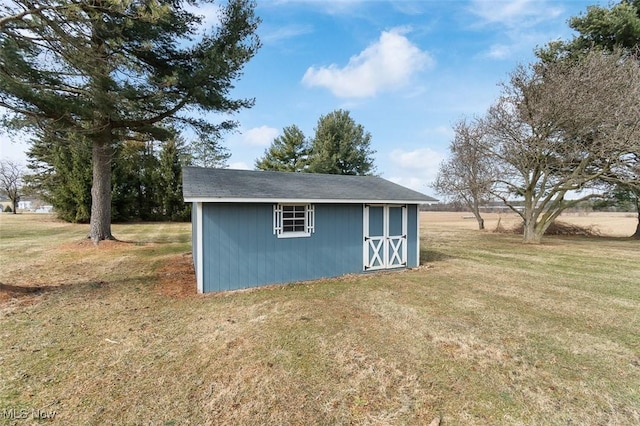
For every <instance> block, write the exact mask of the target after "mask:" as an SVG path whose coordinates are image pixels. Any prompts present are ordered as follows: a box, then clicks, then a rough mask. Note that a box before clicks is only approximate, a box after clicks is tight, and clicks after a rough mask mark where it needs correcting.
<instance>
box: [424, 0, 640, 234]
mask: <svg viewBox="0 0 640 426" xmlns="http://www.w3.org/2000/svg"><path fill="white" fill-rule="evenodd" d="M569 24H570V26H571V28H573V29H574V30H575V31H577V33H578V35H577V36H576V37H574V38H573V39H572V40H570V41H554V42H552V43H549V44H548V45H547V46H546V47H544V48H541V49H539V50H538V51H537V52H536V54H537V57H538V61H537V62H535V63H533V64H531V65H530V66H528V67H525V66H519V67H518V68H517V69H516V70H514V71H513V72H512V73H511V75H510V79H509V81H508V82H506V83H504V84H503V85H502V93H501V95H500V97H499V98H498V99H497V100H496V102H495V103H494V104H493V105H492V106H491V107H490V108H489V109H488V111H487V112H486V113H485V114H484V115H483V116H480V117H473V118H465V119H462V120H460V121H459V122H458V123H456V125H455V126H454V133H455V137H454V139H453V141H452V143H451V146H450V151H451V156H450V158H449V159H448V160H446V161H445V162H443V163H442V164H441V166H440V169H439V173H438V176H437V179H436V181H435V183H434V188H435V189H436V190H437V191H438V192H439V193H441V194H443V195H446V196H448V197H449V199H450V200H452V201H458V202H461V203H463V204H464V205H466V206H467V208H468V209H470V210H471V211H472V212H473V214H474V215H475V216H476V218H477V219H478V224H479V227H480V228H481V229H482V228H483V220H482V215H481V211H480V206H481V205H483V204H485V203H486V202H487V201H488V200H501V201H502V202H503V203H504V204H505V205H506V206H507V207H509V208H510V209H511V210H512V211H513V212H514V213H516V214H518V215H520V216H521V218H522V221H523V224H524V226H523V233H524V241H525V242H533V243H537V242H540V240H541V239H542V236H543V235H544V233H545V231H546V230H547V229H548V227H549V226H550V225H551V224H552V223H553V221H554V220H555V219H556V218H557V217H558V216H559V215H560V214H561V213H562V212H563V211H565V210H566V209H570V208H572V207H575V206H578V205H580V204H581V203H584V202H586V201H590V200H605V201H606V200H608V201H611V200H618V201H620V202H626V203H630V204H634V205H635V207H636V210H637V211H638V227H637V230H636V232H635V235H634V236H635V237H636V238H640V66H639V65H640V56H639V53H640V0H633V1H631V0H623V1H621V2H620V3H618V4H616V5H613V6H611V7H610V8H608V9H607V8H602V7H599V6H591V7H589V8H588V10H587V13H586V14H585V15H581V16H580V17H575V18H573V19H571V20H570V22H569Z"/></svg>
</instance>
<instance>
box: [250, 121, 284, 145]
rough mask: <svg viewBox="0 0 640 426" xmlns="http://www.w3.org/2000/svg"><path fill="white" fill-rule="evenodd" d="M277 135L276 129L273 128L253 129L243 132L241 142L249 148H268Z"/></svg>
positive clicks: (261, 127)
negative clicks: (249, 146)
mask: <svg viewBox="0 0 640 426" xmlns="http://www.w3.org/2000/svg"><path fill="white" fill-rule="evenodd" d="M278 133H279V131H278V129H275V128H273V127H269V126H260V127H254V128H252V129H249V130H245V131H244V132H243V134H242V142H243V143H245V144H247V145H251V146H269V144H271V142H273V139H274V138H276V136H278Z"/></svg>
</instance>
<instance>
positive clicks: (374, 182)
mask: <svg viewBox="0 0 640 426" xmlns="http://www.w3.org/2000/svg"><path fill="white" fill-rule="evenodd" d="M182 192H183V195H184V200H185V201H188V202H192V201H205V202H233V201H237V202H250V201H252V200H256V201H258V200H261V201H272V200H273V201H289V202H293V201H296V200H297V201H314V202H322V201H325V202H329V201H335V202H345V203H354V202H398V203H417V204H418V203H429V202H436V201H437V200H436V199H435V198H432V197H429V196H427V195H424V194H421V193H420V192H417V191H413V190H411V189H409V188H405V187H404V186H401V185H397V184H395V183H393V182H389V181H388V180H385V179H382V178H380V177H377V176H344V175H325V174H316V173H288V172H266V171H253V170H232V169H208V168H202V167H185V168H183V169H182Z"/></svg>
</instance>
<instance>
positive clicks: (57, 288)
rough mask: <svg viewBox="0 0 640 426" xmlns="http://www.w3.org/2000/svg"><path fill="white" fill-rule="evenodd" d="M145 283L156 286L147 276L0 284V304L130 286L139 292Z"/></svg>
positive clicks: (153, 280) (155, 281)
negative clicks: (53, 282)
mask: <svg viewBox="0 0 640 426" xmlns="http://www.w3.org/2000/svg"><path fill="white" fill-rule="evenodd" d="M145 283H151V284H154V285H156V284H157V279H156V278H151V279H150V277H147V276H134V277H128V278H121V279H114V280H110V281H106V280H86V281H77V282H69V283H63V284H52V285H37V286H36V285H12V284H4V283H0V302H2V301H4V300H8V299H23V298H25V299H29V298H30V297H33V296H39V295H41V294H44V293H53V292H64V293H69V292H74V291H84V292H87V291H89V292H90V291H91V290H100V289H104V288H117V287H118V286H123V285H132V286H134V287H132V288H133V289H134V290H136V291H137V290H140V289H142V288H143V287H145Z"/></svg>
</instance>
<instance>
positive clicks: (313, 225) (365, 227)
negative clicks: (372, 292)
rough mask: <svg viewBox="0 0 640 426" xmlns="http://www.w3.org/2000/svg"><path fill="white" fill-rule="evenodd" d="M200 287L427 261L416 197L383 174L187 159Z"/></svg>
mask: <svg viewBox="0 0 640 426" xmlns="http://www.w3.org/2000/svg"><path fill="white" fill-rule="evenodd" d="M182 176H183V194H184V200H185V202H190V203H192V205H193V209H192V245H193V259H194V265H195V270H196V281H197V288H198V292H199V293H203V292H204V293H206V292H213V291H223V290H234V289H240V288H248V287H256V286H261V285H267V284H275V283H286V282H294V281H303V280H311V279H318V278H326V277H336V276H340V275H344V274H350V273H359V272H368V271H375V270H382V269H393V268H407V267H416V266H418V265H419V263H420V237H419V234H420V233H419V229H420V223H419V213H418V205H419V204H423V203H430V202H436V201H437V200H435V199H434V198H431V197H428V196H426V195H424V194H421V193H419V192H416V191H413V190H411V189H408V188H405V187H403V186H400V185H397V184H395V183H392V182H389V181H387V180H385V179H382V178H380V177H377V176H344V175H326V174H314V173H288V172H271V171H250V170H231V169H211V168H200V167H185V168H184V169H183V171H182Z"/></svg>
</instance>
